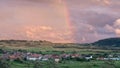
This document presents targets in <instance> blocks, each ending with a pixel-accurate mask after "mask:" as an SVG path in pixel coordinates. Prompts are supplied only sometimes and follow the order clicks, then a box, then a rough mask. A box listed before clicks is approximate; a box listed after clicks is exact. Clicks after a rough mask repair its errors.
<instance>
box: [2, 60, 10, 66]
mask: <svg viewBox="0 0 120 68" xmlns="http://www.w3.org/2000/svg"><path fill="white" fill-rule="evenodd" d="M0 68H11V66H10V64H9V63H8V62H7V61H5V60H1V61H0Z"/></svg>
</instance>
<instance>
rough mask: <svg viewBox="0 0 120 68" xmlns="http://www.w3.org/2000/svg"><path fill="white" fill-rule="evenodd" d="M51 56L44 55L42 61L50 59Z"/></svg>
mask: <svg viewBox="0 0 120 68" xmlns="http://www.w3.org/2000/svg"><path fill="white" fill-rule="evenodd" d="M51 56H52V55H44V56H43V57H42V61H48V60H49V59H50V58H51Z"/></svg>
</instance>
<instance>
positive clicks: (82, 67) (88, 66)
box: [10, 61, 120, 68]
mask: <svg viewBox="0 0 120 68" xmlns="http://www.w3.org/2000/svg"><path fill="white" fill-rule="evenodd" d="M44 63H45V62H44ZM10 64H11V65H12V66H11V68H28V65H27V64H25V63H17V62H11V63H10ZM57 65H58V68H120V61H115V62H110V63H109V61H89V62H78V61H65V62H64V63H58V64H57ZM29 68H33V64H32V63H31V64H30V67H29ZM43 68H49V65H45V66H43Z"/></svg>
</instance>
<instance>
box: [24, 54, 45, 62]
mask: <svg viewBox="0 0 120 68" xmlns="http://www.w3.org/2000/svg"><path fill="white" fill-rule="evenodd" d="M42 57H43V56H42V55H41V54H28V55H27V57H26V59H27V60H31V61H35V60H41V59H42Z"/></svg>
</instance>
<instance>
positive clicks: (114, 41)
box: [92, 37, 120, 47]
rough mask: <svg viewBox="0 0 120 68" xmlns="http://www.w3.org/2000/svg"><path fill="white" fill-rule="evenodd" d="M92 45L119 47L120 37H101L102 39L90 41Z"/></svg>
mask: <svg viewBox="0 0 120 68" xmlns="http://www.w3.org/2000/svg"><path fill="white" fill-rule="evenodd" d="M92 45H98V46H114V47H120V37H119V38H107V39H102V40H99V41H96V42H94V43H92Z"/></svg>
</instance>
